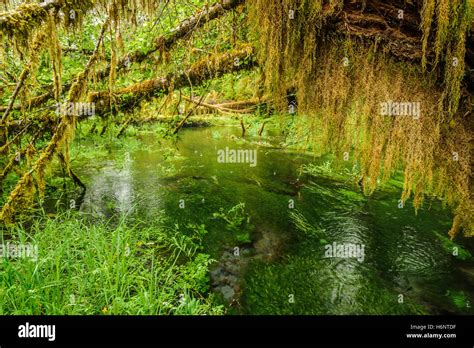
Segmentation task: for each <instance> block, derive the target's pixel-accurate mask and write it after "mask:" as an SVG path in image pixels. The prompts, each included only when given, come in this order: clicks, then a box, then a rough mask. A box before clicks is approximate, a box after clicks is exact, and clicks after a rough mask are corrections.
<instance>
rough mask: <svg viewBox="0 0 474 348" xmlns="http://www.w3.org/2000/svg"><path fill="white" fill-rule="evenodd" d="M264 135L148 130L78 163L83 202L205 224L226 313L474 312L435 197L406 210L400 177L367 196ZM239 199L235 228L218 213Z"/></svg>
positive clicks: (463, 265) (97, 210) (81, 205)
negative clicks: (351, 252)
mask: <svg viewBox="0 0 474 348" xmlns="http://www.w3.org/2000/svg"><path fill="white" fill-rule="evenodd" d="M265 134H266V136H265V138H264V139H260V138H259V137H257V136H254V137H253V136H251V135H249V136H247V137H246V139H245V141H244V140H241V139H239V138H238V137H239V136H240V129H239V128H238V127H210V128H200V129H186V130H182V131H181V132H180V136H179V139H178V141H177V142H176V143H172V142H170V141H164V140H163V139H161V138H160V137H159V136H157V135H155V134H153V133H149V134H146V135H144V136H141V137H140V138H139V140H138V141H137V143H136V144H135V146H131V147H130V148H127V149H125V150H126V151H125V152H124V150H123V149H121V150H113V149H112V150H110V151H109V154H108V155H107V156H106V157H103V156H102V157H101V156H99V157H98V158H89V159H88V160H83V161H82V162H81V163H80V164H78V163H76V164H75V165H74V167H75V168H77V169H76V172H77V174H78V175H79V176H80V177H81V178H82V179H83V181H84V182H85V183H86V185H87V188H88V189H87V192H86V194H85V195H84V197H79V198H77V197H75V199H77V200H78V209H79V210H80V211H81V212H82V213H83V214H84V215H85V216H92V217H107V218H108V217H112V216H117V215H118V216H127V217H128V218H130V219H132V218H137V217H139V218H140V220H141V221H145V223H146V222H147V221H156V220H162V219H163V220H165V221H166V222H167V223H168V224H169V225H170V226H173V225H175V224H178V225H179V226H180V227H185V228H196V226H201V227H202V228H205V229H206V230H207V231H208V233H207V234H206V235H205V237H204V248H205V252H207V253H209V254H210V255H211V256H212V257H213V258H214V259H215V260H216V262H215V263H214V266H213V267H211V276H210V280H209V281H210V283H211V289H212V290H211V291H214V292H216V293H218V294H220V295H221V297H222V299H221V300H222V302H223V303H226V304H227V306H228V307H229V313H243V314H403V313H407V314H409V313H427V314H428V313H430V314H431V313H432V314H440V313H471V314H472V313H474V311H473V310H472V308H471V307H472V306H474V304H473V302H472V300H474V291H473V288H472V281H473V279H474V276H473V275H474V271H472V270H473V269H474V268H473V266H472V262H471V260H470V258H467V259H466V260H461V259H460V257H459V256H458V257H455V256H453V255H452V247H453V245H451V244H450V243H449V241H447V240H445V239H443V236H445V235H446V232H447V231H448V230H449V227H450V223H451V215H450V214H449V212H448V211H447V210H444V209H442V207H441V205H440V204H439V203H438V202H436V201H433V202H428V203H427V204H426V205H425V208H423V209H421V210H420V211H419V212H418V214H417V215H416V214H415V212H414V210H413V208H412V206H411V204H407V205H406V206H405V207H403V208H399V206H398V199H399V197H400V191H399V190H398V189H397V187H396V185H393V186H387V187H386V188H384V189H381V190H379V191H378V192H376V193H375V194H374V195H373V196H371V197H365V196H364V195H363V194H362V193H361V192H360V190H359V188H358V187H357V186H356V185H354V184H353V181H352V180H350V178H349V177H348V176H347V177H345V178H344V175H339V174H340V173H339V172H331V170H327V171H326V172H325V173H324V174H321V175H316V176H311V175H303V174H300V173H299V168H300V167H301V166H302V165H303V164H308V163H319V164H323V161H322V160H321V159H317V158H314V157H311V156H308V155H305V154H299V153H295V152H291V153H290V152H288V151H284V150H283V149H281V148H280V146H279V144H280V142H281V141H282V140H283V139H282V138H281V137H280V136H278V134H276V133H275V134H272V132H265ZM226 147H227V148H229V149H248V150H256V152H257V157H256V159H257V161H256V165H255V166H252V165H251V164H250V163H219V161H218V151H219V150H225V148H226ZM80 148H81V149H82V151H88V150H91V149H93V148H94V144H92V143H80ZM69 198H71V197H67V199H68V200H69ZM239 203H244V204H245V207H244V208H243V210H242V211H240V213H242V214H243V215H242V214H241V215H242V216H243V220H244V221H243V222H242V223H241V224H239V225H238V227H237V228H232V227H229V224H228V223H227V222H226V221H225V220H224V219H223V218H220V217H219V216H216V215H215V213H216V212H219V211H220V209H223V210H222V211H221V212H222V213H226V212H227V211H228V210H229V209H231V208H232V207H234V206H236V205H238V204H239ZM242 207H243V206H242ZM428 208H429V209H428ZM333 243H337V244H339V245H346V244H349V243H350V244H354V245H358V246H363V247H364V253H363V257H360V259H359V260H358V259H357V258H356V257H347V258H344V257H337V255H336V257H326V256H327V255H326V254H325V252H326V248H327V245H333ZM236 248H238V249H236ZM462 255H464V254H462ZM359 256H360V254H359ZM463 258H464V257H463ZM471 304H472V305H471Z"/></svg>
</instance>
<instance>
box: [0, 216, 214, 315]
mask: <svg viewBox="0 0 474 348" xmlns="http://www.w3.org/2000/svg"><path fill="white" fill-rule="evenodd" d="M5 238H6V236H5V235H3V236H2V240H3V243H4V244H6V243H7V240H6V239H5ZM8 238H9V240H8V242H9V243H11V244H13V243H21V244H26V243H31V244H32V245H35V246H37V247H38V258H37V260H36V261H34V260H33V259H28V258H16V259H12V258H5V257H3V258H1V259H0V314H1V315H5V314H15V315H40V314H46V315H57V314H132V315H156V314H177V315H201V314H222V313H223V307H221V306H217V305H215V304H214V301H213V297H212V295H207V292H208V283H209V281H208V266H209V264H210V263H211V262H212V260H210V258H209V256H208V255H206V254H202V253H198V252H197V250H198V249H199V248H198V247H197V245H194V244H195V243H196V241H195V239H191V238H187V237H183V236H180V235H178V234H177V233H176V231H174V232H169V233H167V232H166V231H164V230H162V229H160V228H159V227H149V228H139V227H133V226H132V227H130V226H127V225H126V224H125V223H124V222H123V221H122V222H121V223H119V224H118V226H115V227H113V226H110V225H109V224H107V223H106V222H100V223H94V224H89V223H87V222H84V221H81V220H80V219H77V218H74V217H72V216H69V215H68V216H62V217H60V218H57V219H54V220H51V219H48V220H44V221H42V222H41V223H39V222H38V223H36V224H35V225H34V226H33V227H32V228H31V231H30V233H27V232H26V231H25V230H24V229H22V228H19V227H18V228H16V229H15V230H13V231H12V232H11V236H9V237H8Z"/></svg>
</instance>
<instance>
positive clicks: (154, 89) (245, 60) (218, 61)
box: [89, 45, 256, 113]
mask: <svg viewBox="0 0 474 348" xmlns="http://www.w3.org/2000/svg"><path fill="white" fill-rule="evenodd" d="M253 52H254V48H253V47H252V46H250V45H244V46H242V47H240V48H238V49H235V50H232V51H230V52H226V53H222V54H217V55H212V56H209V57H205V58H203V59H202V60H200V61H198V62H196V63H194V64H193V65H192V66H191V67H190V68H189V69H187V70H186V71H184V72H182V73H180V74H178V75H175V76H173V75H168V76H165V77H158V78H155V79H151V80H147V81H144V82H140V83H136V84H134V85H131V86H129V87H125V88H121V89H119V90H116V91H114V92H113V93H110V91H99V92H92V93H90V94H89V102H91V103H95V105H96V112H97V113H103V112H107V111H110V107H109V106H110V105H111V102H113V103H114V104H115V105H116V106H117V107H118V109H121V110H127V109H131V108H133V107H135V106H138V105H139V103H140V102H141V101H142V100H146V99H149V98H151V97H153V96H156V95H158V94H159V93H169V92H170V91H171V90H175V89H180V88H183V87H186V86H197V85H200V84H201V83H203V82H204V81H206V80H209V79H212V78H216V77H219V76H222V75H223V74H226V73H231V72H234V71H239V70H243V69H250V68H251V67H253V66H254V65H255V64H256V63H255V60H254V59H253ZM110 98H112V99H113V100H111V99H110Z"/></svg>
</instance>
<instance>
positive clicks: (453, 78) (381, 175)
mask: <svg viewBox="0 0 474 348" xmlns="http://www.w3.org/2000/svg"><path fill="white" fill-rule="evenodd" d="M341 6H342V2H339V1H309V0H302V1H296V0H279V1H272V2H271V4H269V3H268V2H267V1H264V0H257V1H252V2H250V3H249V12H250V20H251V23H252V26H253V32H254V33H255V36H256V39H257V41H258V43H259V45H258V57H259V62H260V64H261V65H262V66H263V68H264V69H263V70H264V76H265V87H266V89H267V91H268V92H270V93H271V94H272V95H273V97H274V100H277V101H280V103H277V105H276V106H277V107H279V108H280V109H283V110H287V107H288V105H287V104H286V98H285V96H286V94H287V91H288V90H289V89H290V88H291V89H294V90H295V91H296V94H297V99H298V111H299V113H300V114H301V115H302V116H301V119H300V123H299V125H300V127H301V128H300V129H299V131H300V132H301V133H300V135H301V137H303V134H307V131H308V125H309V128H310V141H311V143H312V148H313V149H321V151H322V152H324V151H326V152H331V153H333V154H334V155H335V156H336V157H337V158H341V160H342V158H343V154H344V153H345V152H347V153H348V154H351V159H353V160H354V161H355V162H357V163H359V164H360V167H361V177H360V182H361V183H362V185H363V188H364V192H365V193H366V194H371V193H372V192H373V191H374V190H375V189H376V188H377V187H378V185H379V183H381V182H383V181H384V180H388V178H390V177H391V175H393V173H394V172H395V171H396V170H399V169H402V170H403V171H404V187H403V192H402V197H401V199H402V201H403V202H405V201H407V200H408V199H409V198H410V197H413V205H414V207H415V209H418V208H419V207H420V206H421V205H422V204H423V201H424V197H425V195H427V194H428V195H434V196H437V197H438V198H440V199H441V200H443V201H444V202H446V203H447V204H449V205H451V206H452V207H453V210H454V213H455V218H454V221H453V226H452V229H451V230H450V231H449V234H450V236H451V237H454V236H455V235H456V233H457V232H458V230H459V229H460V228H463V230H464V233H465V234H466V235H474V229H473V216H472V211H473V210H474V209H473V207H474V206H473V202H472V199H471V197H470V176H471V157H470V153H471V150H472V145H471V142H472V135H471V133H470V130H469V129H468V128H467V126H466V125H465V122H464V121H463V116H462V114H460V113H458V108H459V100H460V96H461V83H462V79H463V75H464V69H465V64H464V55H465V42H466V41H465V40H466V32H467V31H468V28H469V25H470V23H471V19H472V16H471V12H472V9H471V6H470V5H469V3H468V1H467V0H454V1H448V0H426V1H424V2H423V6H422V8H421V13H420V15H421V23H420V28H421V30H422V31H423V36H422V37H421V38H420V41H421V47H422V50H423V53H422V64H421V66H420V67H417V66H416V65H413V63H411V62H408V63H399V62H396V61H395V60H393V59H391V58H389V57H388V56H387V55H386V54H385V53H384V52H383V51H382V50H381V49H380V48H379V47H378V45H377V43H375V44H374V45H368V44H367V43H366V42H363V41H360V40H358V39H355V38H351V37H346V36H344V35H341V34H332V33H331V31H330V30H327V28H326V27H325V22H326V21H327V20H329V18H330V16H332V15H333V14H334V13H335V12H337V10H338V9H340V8H341ZM369 37H370V36H369ZM431 53H433V54H431ZM431 57H433V58H431ZM440 62H442V63H443V64H439V63H440ZM428 64H431V65H432V66H434V67H437V69H434V70H433V71H432V72H428V71H426V70H427V69H424V68H425V67H426V66H427V65H428ZM440 72H441V74H439V73H440ZM439 75H441V76H444V78H443V81H442V82H441V83H439V82H440V81H439V79H438V77H439ZM388 100H392V101H397V100H398V101H410V102H417V103H420V104H421V112H422V114H421V115H420V118H419V119H415V118H413V117H412V118H409V117H403V118H402V117H387V116H384V115H382V114H381V111H380V105H381V103H382V102H386V101H388ZM281 101H282V102H281ZM464 112H465V110H464ZM304 115H308V116H304ZM309 115H310V116H309ZM427 135H429V136H427ZM453 154H455V155H456V160H453Z"/></svg>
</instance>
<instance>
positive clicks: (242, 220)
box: [212, 203, 253, 243]
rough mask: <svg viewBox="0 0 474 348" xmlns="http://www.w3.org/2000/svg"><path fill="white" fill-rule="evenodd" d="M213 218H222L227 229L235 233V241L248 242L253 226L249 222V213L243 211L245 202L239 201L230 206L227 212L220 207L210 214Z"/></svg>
mask: <svg viewBox="0 0 474 348" xmlns="http://www.w3.org/2000/svg"><path fill="white" fill-rule="evenodd" d="M212 216H213V217H214V218H219V219H223V220H224V221H225V222H226V223H227V226H226V227H227V229H228V230H229V231H231V232H233V233H235V237H236V239H237V241H239V242H241V243H249V242H250V241H251V240H250V232H251V231H252V229H253V226H252V225H251V223H250V215H249V214H248V213H246V212H245V203H239V204H237V205H235V206H234V207H232V208H230V209H229V210H228V211H227V212H226V211H225V210H224V208H220V209H219V212H215V213H213V215H212Z"/></svg>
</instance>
